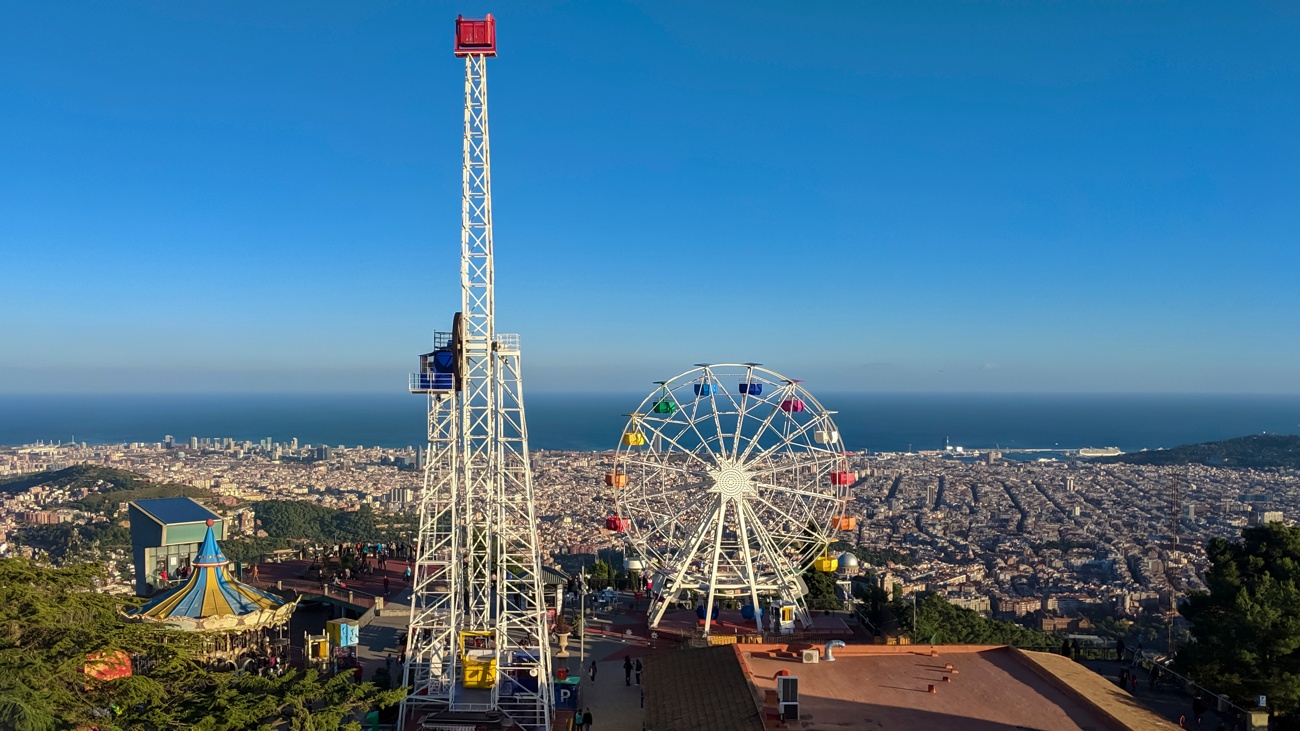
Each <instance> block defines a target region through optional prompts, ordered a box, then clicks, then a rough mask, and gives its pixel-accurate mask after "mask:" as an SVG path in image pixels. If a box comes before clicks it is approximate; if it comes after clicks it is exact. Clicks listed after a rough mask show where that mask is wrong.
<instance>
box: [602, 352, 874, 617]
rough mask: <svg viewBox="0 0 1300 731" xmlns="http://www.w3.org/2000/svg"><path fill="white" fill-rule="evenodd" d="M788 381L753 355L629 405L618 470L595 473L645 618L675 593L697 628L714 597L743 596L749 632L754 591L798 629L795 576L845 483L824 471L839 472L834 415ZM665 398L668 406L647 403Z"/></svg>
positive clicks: (830, 527)
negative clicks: (699, 611)
mask: <svg viewBox="0 0 1300 731" xmlns="http://www.w3.org/2000/svg"><path fill="white" fill-rule="evenodd" d="M741 383H744V384H761V389H762V390H761V392H760V393H759V394H753V393H752V390H753V389H752V387H748V388H747V390H748V391H750V392H746V393H742V389H741V387H740V384H741ZM799 383H800V382H799V381H797V380H794V379H790V378H786V377H785V376H782V375H781V374H779V373H776V372H775V371H772V370H769V369H766V368H762V367H761V366H760V365H759V364H757V363H724V364H699V365H697V366H696V367H695V368H693V369H691V370H688V371H685V372H683V373H681V374H679V375H677V376H676V377H674V378H672V379H669V380H668V381H662V382H659V383H658V386H659V387H658V388H657V389H656V390H655V391H654V392H652V393H651V394H650V395H649V396H647V397H646V398H645V399H644V400H643V401H642V402H641V404H640V406H639V407H638V408H637V410H636V411H634V412H633V413H632V414H629V418H628V422H627V426H626V427H625V428H624V437H623V439H622V440H621V441H620V445H619V448H618V451H617V453H616V456H615V467H614V472H613V473H612V474H613V475H614V476H617V475H623V477H608V478H607V480H608V481H611V482H614V487H616V489H617V492H616V498H615V499H616V504H617V507H618V518H617V519H618V520H619V525H618V528H619V529H620V530H622V531H623V532H624V533H625V535H626V538H627V543H628V548H629V552H628V556H629V563H631V562H633V561H640V562H641V563H642V564H644V570H645V571H646V572H647V573H648V574H649V575H650V576H651V580H650V596H651V607H650V616H649V621H650V626H651V627H658V626H659V623H660V621H661V620H662V619H663V617H664V614H665V613H666V612H667V610H668V608H669V607H670V606H671V605H672V604H673V603H674V602H678V601H681V600H682V599H683V597H684V595H687V594H698V595H699V596H700V597H701V598H703V599H704V603H703V606H704V613H705V614H704V633H705V634H708V633H709V631H710V629H711V626H712V622H713V611H714V606H715V604H716V603H717V601H718V600H719V599H722V598H737V597H740V598H745V599H747V600H748V603H749V605H750V606H751V607H754V608H755V611H754V612H753V620H752V621H753V622H754V624H755V626H756V627H757V628H758V629H759V630H760V631H761V629H762V617H761V611H760V607H762V604H760V600H761V599H769V600H776V601H781V602H784V603H786V604H787V605H790V606H793V608H794V613H795V617H796V619H797V620H798V621H800V622H802V623H803V624H804V626H805V627H807V626H809V624H810V616H809V614H808V611H807V606H806V603H805V601H804V595H805V594H806V593H807V587H806V585H805V584H804V582H803V579H802V578H801V576H800V574H801V573H802V571H803V570H804V566H805V565H807V563H808V562H809V561H811V560H812V559H813V558H814V557H816V555H817V554H819V553H820V552H822V551H824V550H825V548H826V546H827V545H828V544H829V542H830V540H831V537H832V534H833V531H834V526H835V521H836V520H837V518H838V516H840V515H843V514H844V507H845V498H846V495H847V492H848V489H849V486H848V485H847V484H842V483H841V484H835V481H834V479H833V478H832V474H835V475H837V476H840V475H844V474H848V473H847V461H846V455H845V454H844V452H843V448H842V445H841V442H840V439H839V430H838V428H837V427H836V426H835V422H834V419H833V418H832V416H833V414H834V412H832V411H827V410H826V409H825V408H824V407H823V406H822V405H821V403H820V402H819V401H818V400H817V399H816V398H815V397H813V396H812V394H810V393H809V392H808V391H807V390H805V389H804V388H803V387H802V386H800V385H799ZM665 398H667V399H668V400H670V401H671V402H672V403H673V404H674V405H675V407H676V408H675V410H673V411H672V412H669V413H664V412H659V411H656V406H657V405H658V404H660V403H661V402H663V401H664V400H665ZM796 403H797V404H798V406H797V409H796V407H795V404H796ZM633 435H640V436H633ZM620 481H621V482H622V483H623V484H619V482H620Z"/></svg>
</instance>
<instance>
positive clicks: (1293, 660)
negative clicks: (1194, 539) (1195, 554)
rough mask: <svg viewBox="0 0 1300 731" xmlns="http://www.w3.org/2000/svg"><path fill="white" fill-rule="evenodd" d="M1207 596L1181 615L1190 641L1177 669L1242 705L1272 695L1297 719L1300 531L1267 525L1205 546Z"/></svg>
mask: <svg viewBox="0 0 1300 731" xmlns="http://www.w3.org/2000/svg"><path fill="white" fill-rule="evenodd" d="M1206 553H1207V554H1208V557H1209V559H1210V564H1211V568H1210V570H1209V572H1208V573H1207V574H1206V577H1205V578H1206V584H1207V585H1208V586H1209V591H1206V592H1198V593H1195V594H1193V595H1191V596H1190V597H1189V598H1188V599H1187V601H1186V603H1184V604H1183V606H1182V608H1181V611H1182V614H1183V616H1184V617H1185V618H1186V619H1187V620H1189V621H1190V622H1192V639H1193V642H1191V643H1188V644H1187V645H1185V646H1183V647H1180V648H1179V652H1178V658H1177V663H1178V665H1179V666H1180V667H1181V668H1183V669H1184V670H1186V671H1187V672H1188V673H1190V674H1191V675H1192V676H1193V677H1194V678H1195V679H1196V680H1197V681H1198V682H1200V683H1202V684H1204V685H1205V686H1206V687H1209V688H1211V689H1213V690H1214V691H1215V692H1217V693H1221V694H1224V695H1227V696H1229V697H1230V698H1232V699H1233V700H1235V701H1237V702H1238V703H1246V702H1249V703H1250V704H1251V705H1253V704H1254V699H1255V696H1257V695H1266V696H1268V699H1269V703H1270V705H1271V706H1272V707H1273V709H1274V710H1275V711H1277V712H1279V713H1280V714H1282V715H1289V716H1295V715H1296V714H1297V713H1300V587H1297V583H1298V582H1300V528H1291V527H1287V526H1285V525H1283V524H1281V523H1270V524H1268V525H1266V526H1261V527H1258V528H1247V529H1245V530H1244V531H1242V534H1241V540H1239V541H1226V540H1224V539H1222V538H1215V539H1214V540H1212V541H1210V543H1209V545H1208V546H1207V547H1206Z"/></svg>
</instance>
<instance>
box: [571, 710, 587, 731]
mask: <svg viewBox="0 0 1300 731" xmlns="http://www.w3.org/2000/svg"><path fill="white" fill-rule="evenodd" d="M573 731H591V709H590V708H579V709H578V710H576V711H574V712H573Z"/></svg>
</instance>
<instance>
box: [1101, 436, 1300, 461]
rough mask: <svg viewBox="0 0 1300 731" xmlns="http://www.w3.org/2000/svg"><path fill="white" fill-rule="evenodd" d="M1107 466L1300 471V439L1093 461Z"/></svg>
mask: <svg viewBox="0 0 1300 731" xmlns="http://www.w3.org/2000/svg"><path fill="white" fill-rule="evenodd" d="M1090 461H1094V462H1100V463H1105V464H1117V463H1118V464H1140V465H1185V464H1203V465H1211V466H1216V467H1248V468H1253V469H1262V468H1283V469H1300V436H1292V435H1287V434H1255V435H1252V436H1248V437H1237V438H1236V439H1225V440H1223V441H1221V442H1205V443H1204V444H1185V445H1183V446H1181V447H1174V448H1173V449H1161V450H1158V451H1149V452H1133V453H1131V454H1122V455H1120V456H1118V457H1104V458H1101V459H1096V460H1090Z"/></svg>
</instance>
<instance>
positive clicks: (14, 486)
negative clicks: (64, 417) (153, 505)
mask: <svg viewBox="0 0 1300 731" xmlns="http://www.w3.org/2000/svg"><path fill="white" fill-rule="evenodd" d="M101 483H106V484H107V485H108V487H105V486H104V484H101ZM37 485H50V486H52V487H62V488H66V489H69V490H76V489H78V488H85V489H86V490H90V491H91V493H90V494H89V495H87V496H86V497H85V498H83V499H81V500H76V501H72V502H69V503H67V504H66V505H65V506H64V507H75V508H80V509H82V510H87V511H90V512H103V511H104V510H105V508H106V506H108V507H110V509H109V512H111V508H115V507H116V506H117V503H119V502H130V501H132V500H144V499H146V498H155V497H180V496H188V497H193V498H211V497H212V492H211V491H210V490H205V489H203V488H199V487H191V486H189V485H176V484H169V483H155V482H152V481H150V480H149V478H147V477H144V476H142V475H137V474H136V473H134V472H127V471H126V470H118V469H113V468H112V467H96V466H93V465H76V466H74V467H68V468H67V469H62V470H56V471H54V472H36V473H32V474H29V475H18V476H17V477H11V478H8V479H5V480H0V493H10V494H12V493H17V492H22V491H24V490H28V489H30V488H33V487H36V486H37Z"/></svg>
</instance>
